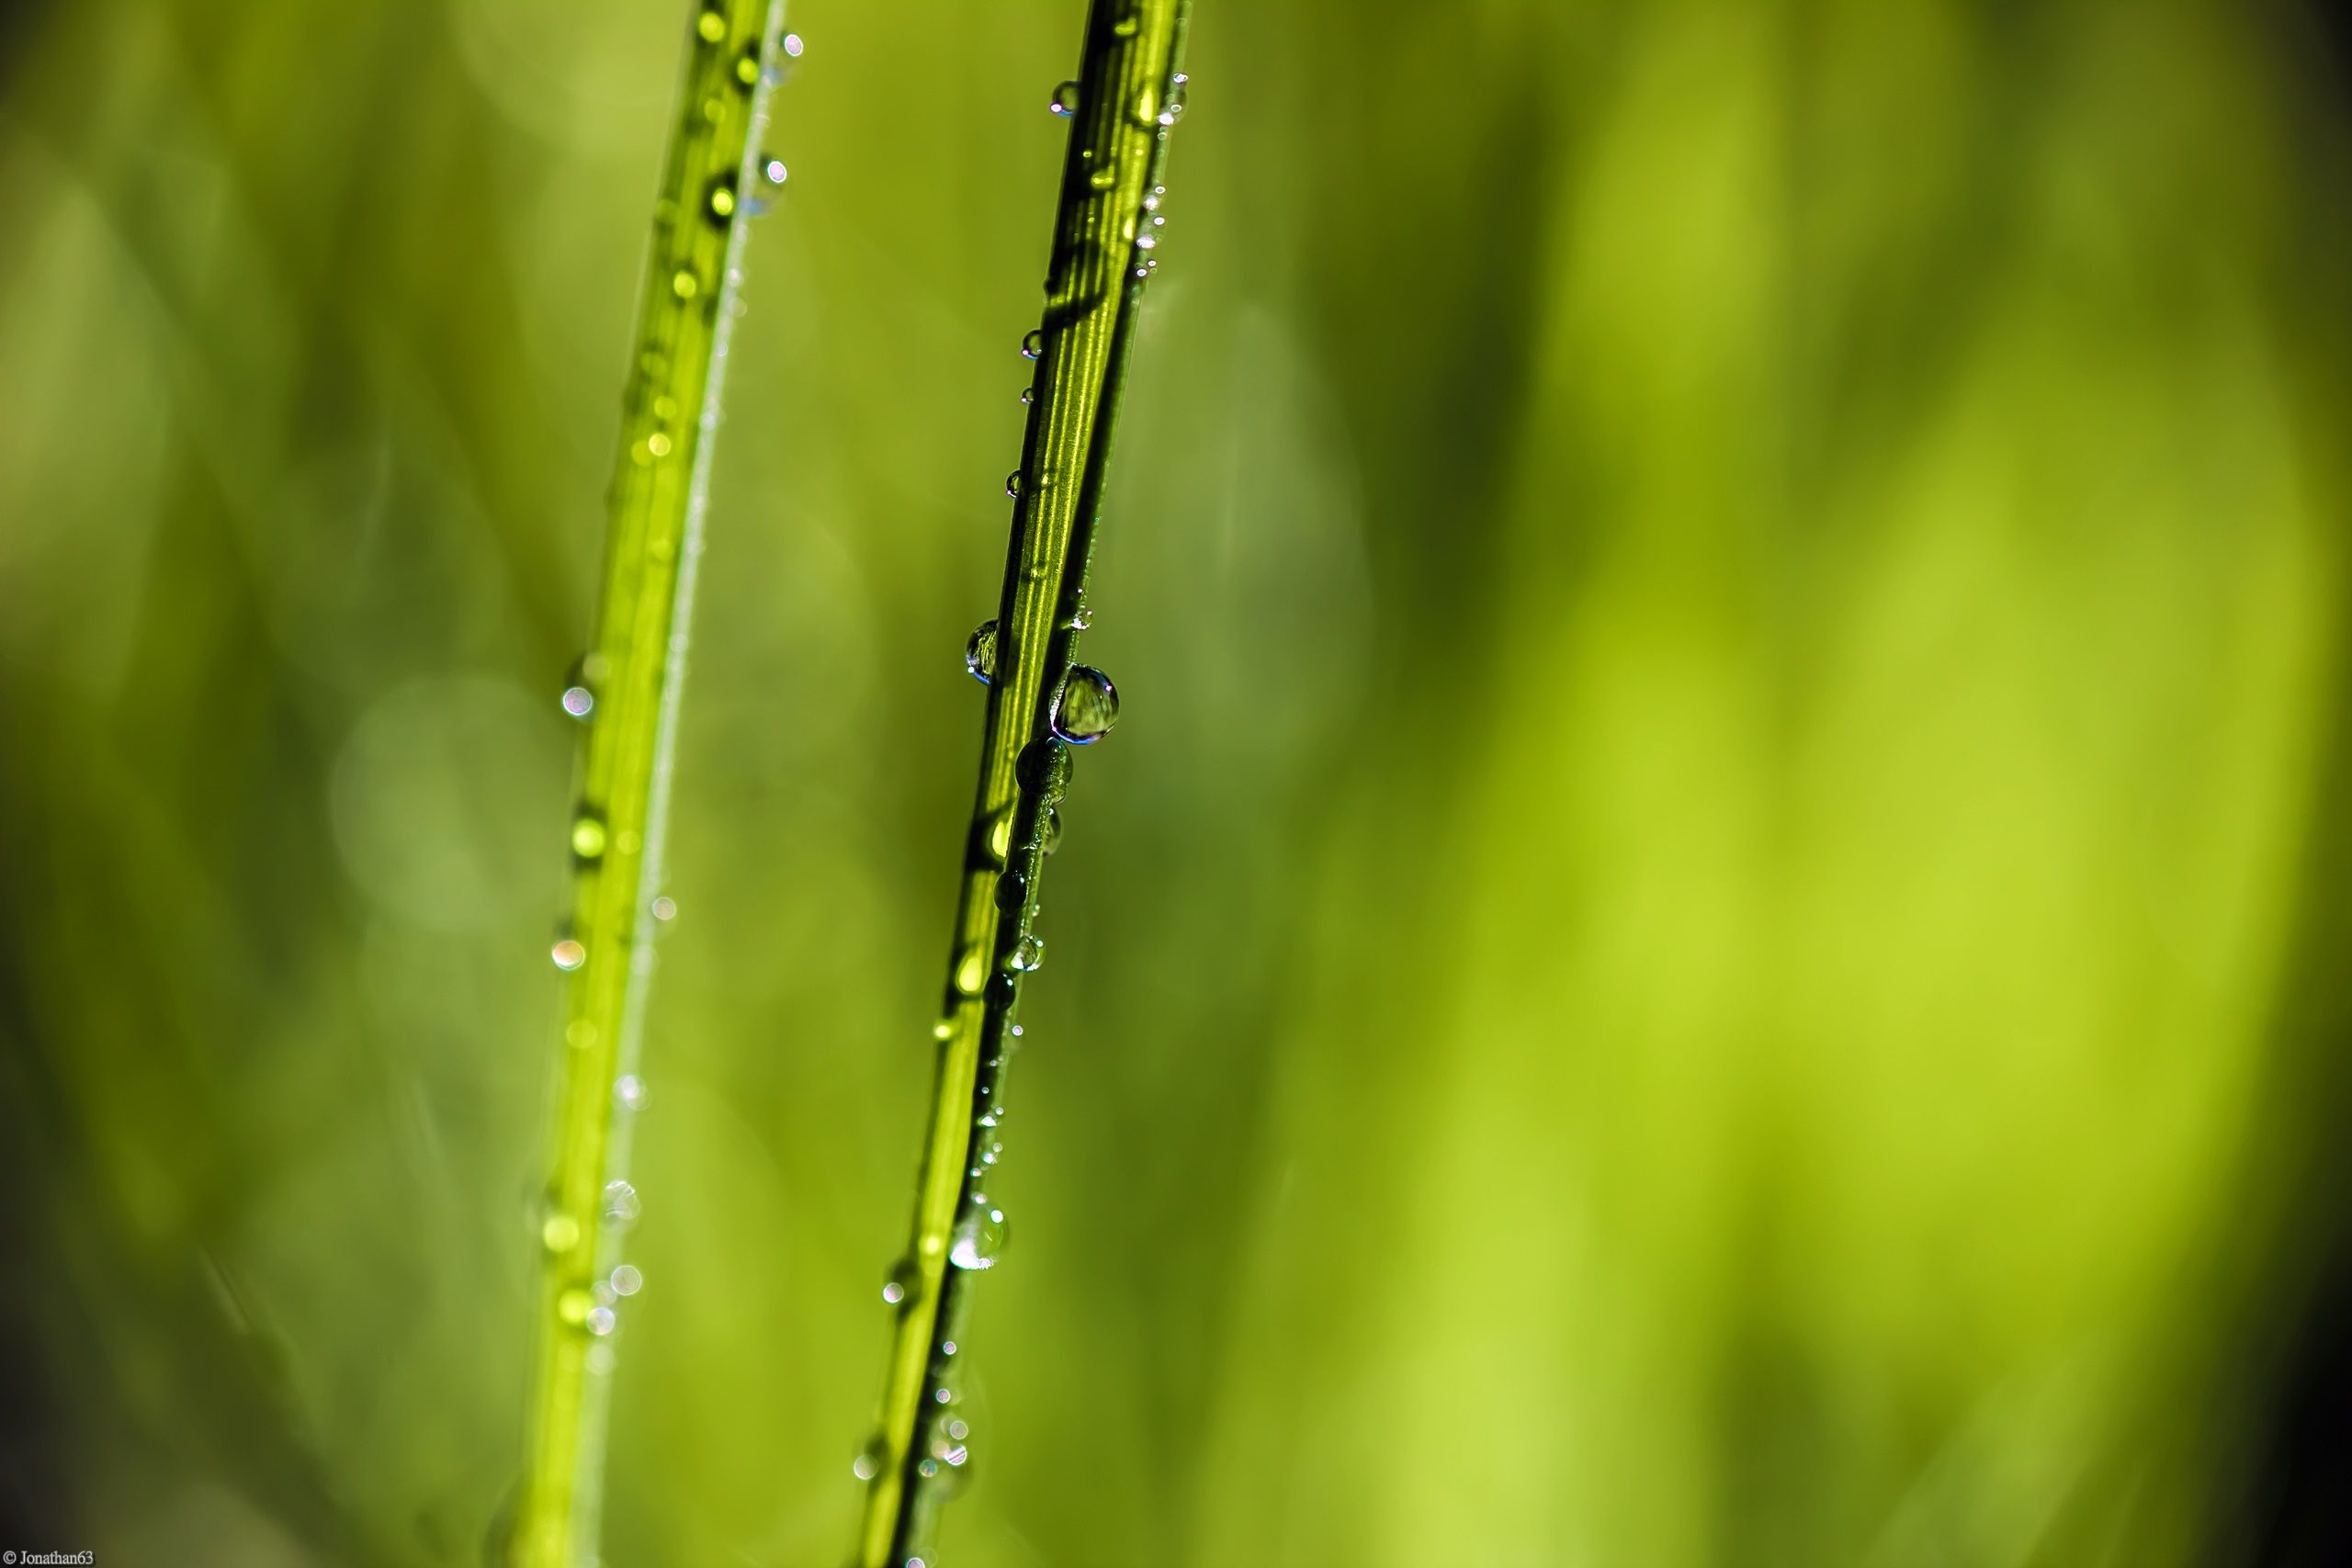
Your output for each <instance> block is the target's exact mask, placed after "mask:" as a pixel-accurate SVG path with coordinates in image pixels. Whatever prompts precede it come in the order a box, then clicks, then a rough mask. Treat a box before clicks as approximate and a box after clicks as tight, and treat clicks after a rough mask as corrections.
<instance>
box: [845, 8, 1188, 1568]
mask: <svg viewBox="0 0 2352 1568" xmlns="http://www.w3.org/2000/svg"><path fill="white" fill-rule="evenodd" d="M1128 25H1130V26H1131V25H1132V24H1128ZM1184 88H1185V78H1184V76H1183V75H1182V73H1179V74H1178V75H1176V76H1175V78H1174V79H1173V81H1172V83H1171V85H1170V91H1169V92H1168V94H1167V95H1166V96H1165V98H1164V99H1163V100H1162V101H1161V103H1160V105H1159V108H1158V111H1157V113H1156V114H1155V115H1154V116H1153V118H1154V119H1155V120H1156V122H1157V123H1158V124H1159V126H1160V127H1162V128H1163V129H1164V128H1166V127H1169V126H1172V125H1174V124H1175V123H1176V122H1177V121H1178V120H1179V119H1182V118H1183V114H1184ZM1079 105H1080V88H1079V85H1078V84H1077V83H1076V82H1064V83H1062V84H1061V85H1059V86H1057V87H1056V88H1055V89H1054V93H1053V96H1052V97H1051V99H1050V100H1048V102H1047V106H1046V107H1047V108H1048V109H1049V110H1050V111H1051V112H1052V113H1053V114H1054V115H1056V116H1057V117H1061V118H1068V117H1069V116H1072V115H1075V114H1076V113H1077V112H1078V109H1079ZM1166 196H1167V190H1166V187H1164V186H1152V187H1151V189H1150V190H1149V191H1148V193H1147V194H1146V195H1145V197H1144V199H1143V213H1142V217H1141V220H1140V221H1139V222H1138V224H1137V225H1136V235H1135V248H1136V265H1135V273H1134V275H1135V276H1136V277H1138V278H1145V277H1148V276H1150V275H1151V273H1152V271H1153V270H1154V269H1155V268H1156V266H1157V265H1158V261H1157V259H1156V258H1155V257H1154V256H1153V255H1152V254H1151V253H1152V252H1153V251H1154V250H1155V249H1157V248H1158V247H1159V240H1160V233H1161V231H1162V230H1163V229H1164V228H1165V226H1166V224H1167V221H1168V220H1167V216H1166V215H1165V214H1164V213H1163V212H1162V211H1161V210H1160V207H1161V203H1162V201H1163V200H1164V199H1165V197H1166ZM1045 347H1046V340H1045V333H1044V332H1043V331H1032V332H1030V333H1028V334H1027V335H1026V336H1024V337H1023V339H1022V340H1021V356H1022V358H1023V359H1025V360H1028V361H1030V362H1031V363H1033V364H1034V363H1035V362H1037V361H1038V360H1040V359H1042V358H1043V357H1044V355H1045ZM1035 400H1036V387H1035V381H1034V379H1033V381H1032V383H1031V384H1030V385H1029V386H1026V387H1023V389H1022V390H1021V401H1022V402H1023V405H1029V404H1033V403H1035ZM1022 490H1023V484H1022V475H1021V470H1019V469H1018V468H1016V469H1014V470H1013V471H1012V473H1011V474H1008V475H1007V476H1006V477H1005V481H1004V493H1005V494H1006V495H1007V496H1009V497H1011V498H1012V500H1013V501H1014V502H1015V503H1016V504H1018V502H1019V501H1020V499H1021V494H1022ZM1063 625H1064V626H1067V627H1069V629H1070V630H1073V631H1084V630H1085V629H1086V628H1087V627H1088V626H1090V625H1091V615H1090V613H1089V611H1088V610H1087V608H1086V605H1085V604H1084V601H1083V600H1082V599H1081V600H1080V603H1079V604H1078V606H1077V608H1076V609H1074V610H1073V611H1071V612H1070V613H1069V615H1068V616H1067V617H1066V618H1065V619H1064V622H1063ZM997 651H998V649H997V623H996V621H995V620H994V619H993V618H991V619H989V620H986V621H983V622H981V623H980V624H979V625H978V626H977V627H975V628H973V631H972V635H971V636H970V637H967V638H966V639H965V642H964V669H965V671H967V673H969V674H970V675H971V677H972V678H973V679H974V680H976V681H978V682H979V683H980V684H982V685H983V686H987V685H992V684H994V683H995V681H996V661H997ZM1118 719H1119V691H1118V688H1117V687H1116V686H1115V685H1114V684H1113V683H1112V681H1111V678H1110V677H1109V676H1108V675H1106V674H1104V673H1103V671H1100V670H1097V669H1095V668H1094V667H1093V666H1092V665H1088V664H1080V665H1074V666H1072V667H1071V669H1070V671H1069V674H1067V675H1066V676H1064V677H1063V680H1062V685H1061V689H1060V691H1059V692H1058V693H1057V694H1056V696H1055V699H1054V705H1053V715H1052V719H1051V724H1052V728H1053V732H1054V735H1055V736H1056V738H1057V739H1060V740H1062V741H1064V742H1067V743H1068V744H1069V745H1072V746H1090V745H1092V744H1093V743H1094V742H1095V741H1097V740H1100V739H1103V737H1104V736H1105V735H1108V734H1109V733H1110V732H1111V729H1112V727H1113V726H1114V725H1115V724H1116V723H1117V722H1118ZM1011 827H1012V814H1011V812H1010V810H1007V811H1005V812H1003V813H1001V814H1000V815H999V817H998V818H997V820H996V823H995V827H994V829H993V832H992V835H991V838H990V840H989V848H990V850H991V851H992V852H994V853H995V854H996V855H997V856H998V857H999V858H1000V859H1001V858H1002V857H1003V855H1004V854H1005V853H1006V852H1007V851H1008V849H1009V848H1010V844H1009V834H1010V830H1011ZM1060 833H1061V818H1060V815H1059V814H1058V813H1057V812H1055V811H1053V810H1051V809H1050V808H1049V809H1048V810H1047V812H1046V824H1045V834H1046V838H1045V848H1046V852H1048V853H1050V852H1052V851H1053V849H1054V846H1055V844H1056V843H1057V840H1059V838H1060ZM1015 891H1016V892H1018V891H1019V890H1018V889H1016V890H1015ZM1000 901H1002V900H1001V899H1000ZM1015 907H1017V905H1016V906H1015ZM1045 952H1046V946H1045V943H1044V942H1042V941H1041V940H1039V939H1038V938H1037V937H1036V936H1035V935H1034V934H1030V933H1026V932H1024V933H1023V935H1022V937H1021V938H1020V940H1019V941H1018V942H1016V943H1015V944H1014V946H1013V951H1012V959H1011V963H1012V967H1013V968H1014V969H1017V970H1021V971H1023V972H1024V973H1025V972H1028V971H1033V970H1035V969H1036V968H1037V967H1038V966H1039V965H1041V964H1043V963H1044V962H1045ZM984 968H985V964H984V960H982V958H981V955H980V954H978V953H967V954H966V956H965V958H964V960H963V961H962V962H961V963H960V964H958V967H957V972H956V989H957V990H958V991H959V992H962V993H964V994H967V995H970V994H975V993H977V992H978V990H979V988H980V985H981V982H982V980H983V979H984V978H985V976H984ZM952 1032H953V1026H952V1025H950V1024H949V1023H947V1022H946V1021H941V1022H940V1023H939V1024H938V1025H937V1026H936V1027H935V1029H934V1032H933V1035H934V1038H936V1039H941V1040H944V1039H946V1038H948V1037H949V1036H950V1034H951V1033H952ZM1021 1032H1022V1031H1021V1025H1019V1024H1017V1023H1016V1024H1013V1025H1012V1026H1011V1028H1010V1030H1009V1031H1008V1034H1009V1036H1010V1040H1009V1042H1008V1046H1007V1048H1008V1050H1009V1049H1010V1048H1011V1044H1010V1042H1012V1041H1018V1040H1019V1039H1020V1037H1021ZM1002 1114H1003V1112H1002V1111H1001V1109H1000V1108H991V1109H990V1110H989V1111H983V1112H982V1113H981V1115H980V1116H979V1118H978V1127H979V1128H980V1130H981V1131H983V1132H984V1133H987V1134H994V1132H995V1130H996V1128H997V1126H998V1124H999V1122H1000V1120H1001V1117H1002ZM1003 1153H1004V1145H1003V1144H1002V1143H1001V1142H1000V1141H998V1140H997V1139H996V1138H995V1137H994V1136H993V1135H991V1136H989V1137H988V1138H987V1139H986V1140H985V1141H984V1142H983V1143H982V1144H981V1145H980V1147H979V1151H978V1156H977V1158H978V1163H977V1164H975V1165H974V1166H973V1167H972V1168H971V1170H970V1172H969V1175H970V1179H971V1180H972V1181H973V1182H974V1183H976V1184H977V1183H978V1182H979V1181H980V1180H982V1179H984V1178H985V1177H986V1175H987V1173H988V1171H989V1169H990V1168H993V1167H994V1166H995V1165H996V1163H997V1161H998V1160H999V1159H1000V1158H1001V1157H1002V1156H1003ZM1008 1229H1009V1227H1008V1224H1007V1222H1006V1220H1005V1215H1004V1211H1003V1210H1002V1209H1001V1208H1000V1207H998V1206H997V1205H996V1203H995V1202H994V1201H991V1200H990V1199H989V1198H988V1197H987V1196H985V1195H984V1194H983V1193H982V1191H981V1190H980V1189H979V1188H978V1186H977V1185H975V1186H974V1187H973V1188H972V1189H971V1194H970V1196H969V1197H968V1198H967V1200H966V1201H965V1204H964V1207H963V1212H962V1213H960V1214H959V1215H958V1216H957V1218H956V1224H955V1227H954V1228H953V1230H951V1231H950V1233H949V1235H948V1245H947V1260H948V1262H949V1263H951V1264H952V1265H954V1266H955V1267H956V1268H957V1269H962V1270H964V1271H966V1272H967V1273H969V1272H978V1271H980V1270H983V1269H992V1268H994V1267H995V1266H996V1261H997V1258H999V1257H1000V1256H1001V1254H1002V1252H1003V1250H1004V1245H1005V1240H1006V1236H1007V1234H1008ZM921 1285H922V1270H921V1269H919V1268H918V1267H917V1266H916V1263H915V1260H914V1259H913V1258H901V1259H900V1260H899V1263H898V1265H897V1266H896V1267H895V1268H893V1269H891V1271H890V1274H889V1277H888V1279H886V1280H884V1281H883V1282H882V1300H883V1302H884V1303H885V1304H886V1305H888V1306H891V1307H893V1308H897V1307H902V1306H904V1305H906V1304H907V1303H909V1302H910V1301H912V1300H913V1298H914V1293H915V1292H916V1291H917V1290H919V1289H920V1288H921ZM939 1352H940V1354H941V1355H942V1356H943V1357H947V1358H951V1359H952V1358H953V1357H954V1356H955V1355H956V1341H954V1340H953V1339H944V1340H942V1341H940V1343H939ZM932 1396H933V1401H934V1403H935V1404H937V1406H938V1407H939V1408H938V1409H937V1410H936V1411H935V1412H934V1413H933V1418H932V1420H931V1422H930V1425H929V1428H928V1432H927V1434H926V1436H925V1437H924V1438H923V1439H922V1457H921V1458H920V1459H918V1460H917V1461H916V1462H915V1473H916V1474H917V1475H918V1476H919V1477H921V1478H922V1479H923V1480H924V1481H926V1482H929V1483H933V1484H940V1483H952V1482H953V1481H955V1480H956V1478H957V1477H958V1476H959V1475H960V1474H961V1472H963V1468H964V1466H965V1465H966V1464H967V1462H968V1461H969V1460H970V1458H971V1447H970V1442H969V1439H970V1437H971V1428H970V1426H969V1424H968V1423H967V1421H966V1420H965V1419H964V1417H963V1416H961V1415H960V1414H958V1413H957V1411H956V1409H955V1408H954V1406H955V1403H956V1397H955V1393H954V1391H953V1390H952V1389H951V1388H949V1387H948V1386H946V1385H945V1384H944V1383H941V1384H938V1385H936V1386H934V1387H933V1391H932ZM888 1462H889V1445H888V1441H887V1439H886V1438H884V1437H883V1436H882V1435H881V1434H879V1433H876V1435H875V1436H874V1438H872V1439H871V1440H869V1441H868V1442H867V1443H866V1445H865V1447H864V1448H862V1449H860V1450H858V1452H857V1455H856V1457H855V1458H854V1460H852V1461H850V1473H851V1474H853V1475H854V1476H855V1477H856V1478H857V1479H858V1480H860V1481H872V1480H873V1479H874V1478H875V1477H876V1476H877V1475H879V1474H881V1472H882V1467H883V1466H884V1465H885V1464H887V1463H888ZM905 1568H924V1562H923V1559H922V1558H921V1557H910V1558H909V1559H907V1561H906V1563H905Z"/></svg>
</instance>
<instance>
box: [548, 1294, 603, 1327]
mask: <svg viewBox="0 0 2352 1568" xmlns="http://www.w3.org/2000/svg"><path fill="white" fill-rule="evenodd" d="M595 1304H596V1303H595V1301H594V1298H592V1297H591V1296H590V1295H589V1294H588V1292H585V1291H582V1290H570V1291H566V1292H563V1294H561V1295H560V1296H558V1297H557V1298H556V1299H555V1314H556V1316H558V1317H560V1318H561V1319H563V1321H564V1322H566V1323H568V1324H570V1325H572V1326H573V1327H574V1328H577V1327H579V1326H580V1325H582V1324H583V1323H585V1322H587V1321H588V1313H589V1310H590V1309H591V1308H593V1307H594V1305H595Z"/></svg>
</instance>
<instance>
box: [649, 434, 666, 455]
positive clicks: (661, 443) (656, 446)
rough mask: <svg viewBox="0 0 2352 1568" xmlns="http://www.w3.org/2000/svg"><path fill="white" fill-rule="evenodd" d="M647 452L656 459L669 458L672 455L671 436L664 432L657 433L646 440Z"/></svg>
mask: <svg viewBox="0 0 2352 1568" xmlns="http://www.w3.org/2000/svg"><path fill="white" fill-rule="evenodd" d="M645 450H646V451H647V452H648V453H649V454H650V455H651V456H653V457H668V456H669V455H670V437H669V434H667V433H666V432H664V431H659V430H657V431H655V432H654V433H653V434H650V435H649V436H647V437H646V438H645Z"/></svg>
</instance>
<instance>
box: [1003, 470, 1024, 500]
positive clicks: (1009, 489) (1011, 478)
mask: <svg viewBox="0 0 2352 1568" xmlns="http://www.w3.org/2000/svg"><path fill="white" fill-rule="evenodd" d="M1004 493H1005V494H1007V495H1011V496H1018V495H1019V494H1020V493H1021V470H1020V469H1019V468H1015V469H1013V470H1012V472H1011V473H1009V474H1007V475H1005V476H1004Z"/></svg>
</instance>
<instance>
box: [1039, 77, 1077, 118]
mask: <svg viewBox="0 0 2352 1568" xmlns="http://www.w3.org/2000/svg"><path fill="white" fill-rule="evenodd" d="M1046 108H1047V109H1049V110H1051V111H1052V112H1053V113H1055V114H1057V115H1058V116H1060V117H1062V118H1065V119H1067V118H1069V117H1070V116H1071V115H1074V114H1076V113H1077V112H1078V84H1077V83H1075V82H1064V83H1063V84H1062V85H1060V86H1058V87H1056V88H1055V89H1054V96H1053V97H1052V98H1051V99H1050V100H1048V101H1047V103H1046Z"/></svg>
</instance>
